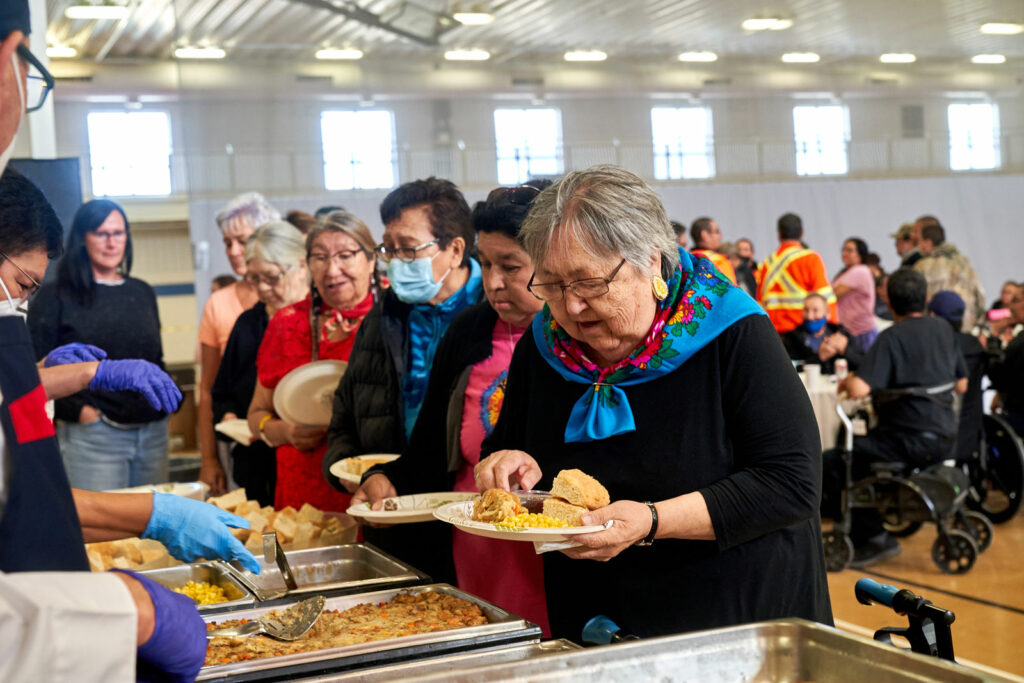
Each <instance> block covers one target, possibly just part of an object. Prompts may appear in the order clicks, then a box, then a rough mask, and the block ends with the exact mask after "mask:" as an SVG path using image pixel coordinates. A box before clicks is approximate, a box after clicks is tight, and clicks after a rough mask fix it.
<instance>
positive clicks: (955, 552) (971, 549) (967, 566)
mask: <svg viewBox="0 0 1024 683" xmlns="http://www.w3.org/2000/svg"><path fill="white" fill-rule="evenodd" d="M977 559H978V544H977V543H975V542H974V539H973V538H971V535H970V534H968V533H965V532H963V531H958V530H956V529H951V530H950V531H947V532H946V533H944V534H942V533H940V534H939V537H938V538H936V539H935V543H933V544H932V560H933V561H934V562H935V564H936V565H937V566H938V568H939V569H941V570H942V572H943V573H944V574H966V573H967V572H969V571H970V570H971V567H973V566H974V563H975V561H977Z"/></svg>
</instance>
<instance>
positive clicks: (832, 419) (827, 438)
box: [800, 373, 842, 452]
mask: <svg viewBox="0 0 1024 683" xmlns="http://www.w3.org/2000/svg"><path fill="white" fill-rule="evenodd" d="M800 379H801V380H803V382H804V388H805V389H807V395H808V397H810V399H811V407H812V408H813V409H814V419H815V420H816V421H817V422H818V436H819V437H820V438H821V449H822V451H823V452H824V451H827V450H828V449H830V448H834V447H835V445H836V435H837V434H838V433H839V427H840V426H841V425H842V421H841V420H840V419H839V415H838V414H837V413H836V405H838V403H839V396H838V394H837V393H836V382H835V377H834V376H831V375H824V376H822V377H820V378H819V379H818V380H817V381H816V382H815V383H814V384H813V385H812V386H808V385H807V377H806V376H805V375H804V374H803V373H800Z"/></svg>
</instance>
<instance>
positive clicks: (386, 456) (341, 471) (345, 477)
mask: <svg viewBox="0 0 1024 683" xmlns="http://www.w3.org/2000/svg"><path fill="white" fill-rule="evenodd" d="M399 457H401V456H399V455H398V454H396V453H367V454H366V455H357V456H355V457H354V458H345V459H343V460H339V461H338V462H336V463H334V464H333V465H331V468H330V470H329V471H330V473H331V474H333V475H334V476H336V477H337V478H338V479H340V480H342V481H343V482H345V483H346V484H354V485H355V486H359V482H360V481H362V479H363V475H361V474H352V473H351V472H348V471H346V470H345V463H347V462H349V461H350V460H383V461H384V462H391V461H392V460H398V458H399Z"/></svg>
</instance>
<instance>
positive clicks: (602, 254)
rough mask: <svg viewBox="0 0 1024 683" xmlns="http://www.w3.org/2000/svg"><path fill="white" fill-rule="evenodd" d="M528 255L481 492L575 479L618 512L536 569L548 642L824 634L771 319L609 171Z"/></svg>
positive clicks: (808, 492) (793, 386)
mask: <svg viewBox="0 0 1024 683" xmlns="http://www.w3.org/2000/svg"><path fill="white" fill-rule="evenodd" d="M519 239H520V241H521V242H522V244H523V245H524V247H525V249H526V252H527V253H528V254H530V257H531V259H532V261H533V264H534V267H535V273H534V276H533V278H532V282H531V284H530V285H529V288H530V291H531V292H533V293H534V294H535V295H536V296H538V297H539V298H541V299H543V300H544V302H545V306H544V308H543V309H542V310H541V312H540V314H538V315H537V316H536V317H535V318H534V319H533V322H532V323H531V326H530V329H529V330H528V331H527V332H526V334H525V335H524V336H523V339H522V340H521V341H520V343H519V344H518V345H517V346H516V349H515V352H514V353H513V355H512V362H511V365H510V366H509V370H508V380H507V384H506V392H505V401H504V403H503V404H502V408H501V414H500V416H499V418H498V422H497V424H496V425H495V427H494V430H493V431H492V432H491V434H490V436H489V437H488V438H487V440H485V441H484V443H483V446H482V454H483V455H485V456H487V457H486V458H485V459H484V460H481V462H480V463H479V464H478V465H477V466H476V468H475V477H476V480H477V481H476V483H477V487H478V488H479V490H481V491H483V490H486V489H490V488H501V489H505V490H508V489H509V488H510V487H516V486H519V487H521V488H523V489H541V490H550V488H551V482H552V479H553V478H554V477H555V475H557V474H558V472H559V471H561V470H563V469H572V468H578V469H581V470H583V471H584V472H586V473H587V474H590V475H592V476H594V477H596V478H597V480H598V481H600V482H601V483H602V484H604V485H605V487H607V489H608V491H609V493H610V494H611V500H612V501H613V502H612V503H611V504H610V505H607V506H605V507H603V508H599V509H597V510H592V511H590V512H587V513H585V514H584V515H583V523H584V524H585V525H600V524H604V523H605V522H608V521H612V522H613V524H612V525H611V526H610V527H609V528H608V529H607V530H605V531H600V532H597V533H593V534H584V535H579V536H574V537H573V538H574V539H577V540H578V541H579V543H580V544H581V545H580V546H578V547H574V548H570V549H567V550H563V551H561V552H550V553H545V554H544V585H545V588H546V595H547V607H548V616H549V619H550V624H551V635H552V636H554V637H556V638H579V635H580V632H581V630H582V628H583V625H584V624H585V623H586V622H587V621H588V620H589V619H590V618H592V617H593V616H595V615H597V614H605V615H608V616H609V617H611V618H612V619H613V620H614V621H615V622H616V623H618V625H619V626H621V627H622V628H623V630H624V631H625V632H628V633H633V634H636V635H638V636H641V637H648V636H657V635H665V634H669V633H679V632H682V631H690V630H696V629H704V628H712V627H716V626H727V625H733V624H739V623H744V622H750V621H760V620H763V619H772V618H776V617H802V618H805V619H813V620H815V621H820V622H824V623H831V620H832V618H831V611H830V607H829V598H828V589H827V585H826V581H825V566H824V559H823V554H822V548H821V528H820V524H819V518H818V505H819V502H820V496H821V464H820V463H821V444H820V441H819V439H818V430H817V426H816V424H815V421H814V414H813V412H812V410H811V406H810V402H809V400H808V398H807V393H806V391H804V388H803V386H802V385H801V384H800V381H799V380H798V379H797V377H796V374H795V373H794V372H793V368H792V365H791V364H790V361H789V358H788V357H787V356H786V353H785V351H784V349H783V347H782V344H781V342H780V341H779V337H778V334H776V333H775V330H774V328H773V327H772V325H771V323H770V321H769V320H768V318H767V317H766V316H765V315H764V313H763V311H762V310H761V309H760V308H759V307H758V306H757V305H756V303H755V302H754V301H753V300H752V299H751V298H750V297H749V296H747V295H745V294H744V293H743V292H742V291H741V290H739V289H738V288H737V287H736V286H735V285H733V284H731V283H729V282H727V281H726V280H724V279H723V278H721V277H719V274H718V273H717V272H716V271H715V270H714V268H713V267H712V265H711V262H710V261H709V260H707V259H705V258H701V257H699V256H693V255H691V254H689V253H688V252H686V251H684V250H681V249H679V248H678V246H677V245H676V242H675V235H674V234H673V231H672V228H671V227H670V224H669V221H668V217H667V216H666V215H665V209H664V207H663V206H662V204H661V201H660V200H659V199H658V196H657V195H656V194H655V193H654V191H653V190H652V189H651V188H649V187H648V186H647V185H645V184H644V182H643V181H642V180H641V179H640V178H638V177H637V176H636V175H634V174H632V173H630V172H628V171H625V170H623V169H621V168H619V167H617V166H596V167H594V168H591V169H588V170H586V171H574V172H571V173H569V174H567V175H566V176H565V177H564V178H563V179H562V180H561V181H560V182H559V183H558V184H556V185H554V186H552V187H550V188H548V189H547V190H545V191H544V192H543V193H541V194H540V195H539V196H538V197H537V198H536V199H535V200H534V202H533V206H532V208H531V209H530V213H529V215H528V216H527V217H526V219H525V221H524V222H523V226H522V229H521V231H520V234H519ZM581 560H598V561H597V562H593V561H581ZM494 561H496V562H497V561H501V558H495V560H494Z"/></svg>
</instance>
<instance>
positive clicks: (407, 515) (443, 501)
mask: <svg viewBox="0 0 1024 683" xmlns="http://www.w3.org/2000/svg"><path fill="white" fill-rule="evenodd" d="M476 496H477V494H475V493H466V492H462V491H441V492H440V493H413V494H411V495H408V496H398V497H396V498H385V499H384V508H382V509H380V510H371V509H370V504H369V503H360V504H359V505H353V506H352V507H350V508H349V509H348V510H346V511H345V512H347V513H348V514H349V515H351V516H353V517H358V518H359V519H362V520H365V521H367V522H380V523H382V524H412V523H413V522H432V521H434V510H435V509H437V508H439V507H441V506H442V505H448V504H449V503H463V502H466V501H470V503H471V504H472V500H473V499H474V498H476ZM385 508H386V509H385Z"/></svg>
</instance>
